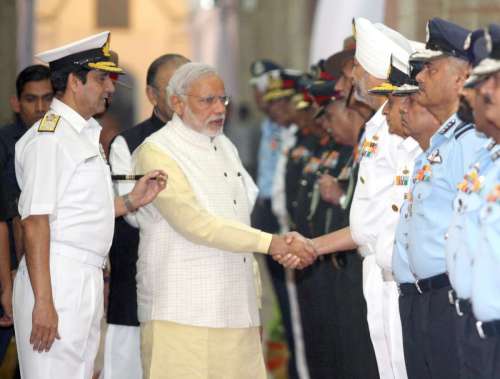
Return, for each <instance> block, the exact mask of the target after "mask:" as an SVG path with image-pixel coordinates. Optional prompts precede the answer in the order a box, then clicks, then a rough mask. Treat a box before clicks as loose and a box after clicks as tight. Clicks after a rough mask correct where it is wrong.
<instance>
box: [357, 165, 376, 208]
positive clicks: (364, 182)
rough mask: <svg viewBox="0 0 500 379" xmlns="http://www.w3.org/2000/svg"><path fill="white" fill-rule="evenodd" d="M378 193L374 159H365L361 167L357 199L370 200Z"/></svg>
mask: <svg viewBox="0 0 500 379" xmlns="http://www.w3.org/2000/svg"><path fill="white" fill-rule="evenodd" d="M376 192H377V178H376V175H375V167H374V163H373V158H370V157H364V158H363V162H362V163H361V165H360V167H359V172H358V181H357V183H356V197H357V198H359V199H370V198H371V197H372V196H374V194H375V193H376Z"/></svg>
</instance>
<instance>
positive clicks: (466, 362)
mask: <svg viewBox="0 0 500 379" xmlns="http://www.w3.org/2000/svg"><path fill="white" fill-rule="evenodd" d="M453 308H455V307H453ZM462 313H463V315H462V316H459V315H458V314H457V315H456V327H457V341H458V352H459V358H460V376H459V378H460V379H499V378H500V339H499V338H498V337H496V338H495V337H489V338H484V339H483V338H481V337H479V334H478V331H477V329H476V321H477V320H476V318H475V317H474V315H473V314H472V312H471V311H470V309H468V310H467V311H464V310H462Z"/></svg>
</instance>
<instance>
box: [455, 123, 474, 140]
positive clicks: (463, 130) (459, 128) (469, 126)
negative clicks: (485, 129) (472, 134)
mask: <svg viewBox="0 0 500 379" xmlns="http://www.w3.org/2000/svg"><path fill="white" fill-rule="evenodd" d="M471 129H474V124H467V123H463V124H461V125H458V126H457V128H456V129H455V131H454V132H453V134H454V135H455V139H459V138H460V137H461V136H462V135H464V134H465V133H467V132H468V131H469V130H471Z"/></svg>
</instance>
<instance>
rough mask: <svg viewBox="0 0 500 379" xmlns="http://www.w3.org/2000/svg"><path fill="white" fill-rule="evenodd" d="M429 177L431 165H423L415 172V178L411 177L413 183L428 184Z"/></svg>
mask: <svg viewBox="0 0 500 379" xmlns="http://www.w3.org/2000/svg"><path fill="white" fill-rule="evenodd" d="M431 175H432V169H431V165H429V164H425V165H424V166H423V167H422V168H421V169H420V170H418V171H417V172H416V174H415V176H414V177H413V182H414V183H418V182H428V181H429V180H431Z"/></svg>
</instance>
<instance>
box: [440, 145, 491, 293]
mask: <svg viewBox="0 0 500 379" xmlns="http://www.w3.org/2000/svg"><path fill="white" fill-rule="evenodd" d="M496 151H499V147H498V146H497V145H495V143H494V142H492V141H491V140H490V141H488V143H487V145H485V146H483V147H482V148H481V149H479V151H478V153H477V158H476V159H475V161H474V163H473V164H472V165H471V166H470V167H469V169H468V171H467V173H466V174H465V176H464V178H463V180H462V181H461V182H460V183H459V184H458V186H457V188H458V194H457V196H456V198H455V200H454V201H453V215H452V221H451V224H450V227H449V229H448V233H447V234H446V237H445V239H446V266H447V270H448V275H449V277H450V281H451V285H452V287H453V288H454V290H455V292H456V294H457V296H458V297H459V298H461V299H469V298H470V297H471V292H472V267H473V262H474V259H475V256H476V255H477V249H478V241H479V209H480V207H481V204H482V197H483V194H482V192H483V190H484V183H483V182H484V178H485V176H486V175H487V174H488V172H489V171H490V170H491V169H492V168H493V167H494V164H493V160H492V156H493V155H494V154H496Z"/></svg>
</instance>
